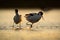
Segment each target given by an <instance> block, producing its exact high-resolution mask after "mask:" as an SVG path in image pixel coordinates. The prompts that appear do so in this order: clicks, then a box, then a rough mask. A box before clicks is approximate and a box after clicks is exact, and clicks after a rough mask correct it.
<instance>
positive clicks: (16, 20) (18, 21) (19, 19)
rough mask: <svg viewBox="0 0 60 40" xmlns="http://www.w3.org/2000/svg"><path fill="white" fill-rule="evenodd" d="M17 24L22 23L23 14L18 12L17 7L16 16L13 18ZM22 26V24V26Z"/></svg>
mask: <svg viewBox="0 0 60 40" xmlns="http://www.w3.org/2000/svg"><path fill="white" fill-rule="evenodd" d="M13 20H14V23H15V24H19V23H21V15H19V14H18V9H15V16H14V18H13ZM19 28H21V24H20V27H19Z"/></svg>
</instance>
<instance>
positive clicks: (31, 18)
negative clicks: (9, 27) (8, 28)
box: [24, 11, 43, 29]
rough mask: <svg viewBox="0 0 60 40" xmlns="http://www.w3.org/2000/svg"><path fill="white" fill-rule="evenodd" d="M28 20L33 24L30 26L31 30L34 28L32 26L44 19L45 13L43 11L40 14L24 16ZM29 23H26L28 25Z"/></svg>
mask: <svg viewBox="0 0 60 40" xmlns="http://www.w3.org/2000/svg"><path fill="white" fill-rule="evenodd" d="M24 17H25V18H26V20H27V21H28V22H31V23H32V24H30V25H31V26H30V29H31V28H32V25H33V24H34V23H36V22H38V21H39V20H40V19H41V18H42V17H43V12H42V11H39V12H38V13H29V14H25V16H24ZM28 22H27V23H26V24H27V25H29V24H28Z"/></svg>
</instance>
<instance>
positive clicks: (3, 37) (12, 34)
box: [0, 29, 60, 40]
mask: <svg viewBox="0 0 60 40" xmlns="http://www.w3.org/2000/svg"><path fill="white" fill-rule="evenodd" d="M0 40H60V30H51V29H49V30H48V29H42V30H39V31H34V30H33V31H30V30H17V31H16V30H0Z"/></svg>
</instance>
